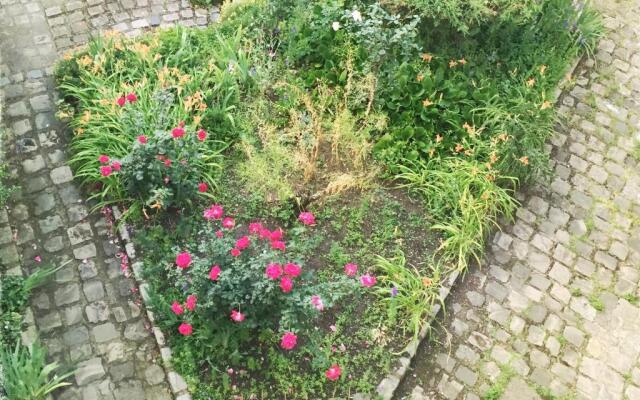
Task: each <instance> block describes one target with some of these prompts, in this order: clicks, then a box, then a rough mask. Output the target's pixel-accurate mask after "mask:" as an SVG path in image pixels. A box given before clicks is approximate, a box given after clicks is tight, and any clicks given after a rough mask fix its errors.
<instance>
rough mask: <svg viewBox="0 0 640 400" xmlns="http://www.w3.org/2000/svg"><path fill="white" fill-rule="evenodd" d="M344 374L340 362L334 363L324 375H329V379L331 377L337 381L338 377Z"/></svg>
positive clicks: (331, 379)
mask: <svg viewBox="0 0 640 400" xmlns="http://www.w3.org/2000/svg"><path fill="white" fill-rule="evenodd" d="M341 374H342V370H341V369H340V366H339V365H338V364H333V365H332V366H331V367H330V368H329V369H328V370H327V372H325V373H324V375H325V376H326V377H327V379H329V380H330V381H337V380H338V378H340V375H341Z"/></svg>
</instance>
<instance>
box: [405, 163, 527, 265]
mask: <svg viewBox="0 0 640 400" xmlns="http://www.w3.org/2000/svg"><path fill="white" fill-rule="evenodd" d="M401 171H402V172H401V173H400V174H399V175H398V179H400V180H401V181H402V182H403V183H402V186H403V187H406V188H408V189H409V190H411V191H413V192H415V193H417V194H419V195H420V196H421V198H422V199H424V201H425V204H426V205H427V209H428V210H429V211H430V212H431V213H432V214H433V216H434V218H435V220H436V221H437V223H436V224H435V225H433V226H432V227H431V228H432V229H434V230H437V231H440V232H442V233H443V234H444V240H443V241H442V243H441V245H440V250H441V251H442V256H443V257H444V260H446V261H450V262H452V263H454V264H456V265H457V268H458V269H460V270H464V269H466V266H467V262H468V260H469V259H470V258H471V259H473V260H474V261H476V262H477V263H480V259H481V257H482V254H483V252H484V243H485V239H486V236H487V235H488V233H489V232H490V231H491V229H492V228H495V227H497V226H498V225H497V219H498V217H501V216H502V217H506V218H507V219H510V217H511V214H512V213H513V211H514V210H515V206H516V202H515V200H514V199H513V197H512V193H513V190H514V188H515V183H516V181H515V179H514V178H509V177H502V176H499V175H497V172H496V171H495V170H493V169H491V168H487V166H485V165H483V164H479V163H477V162H472V161H467V160H464V159H458V158H444V159H432V160H430V161H429V162H427V163H423V162H418V163H414V164H412V167H407V166H402V167H401ZM497 182H503V184H505V185H506V186H507V187H508V188H506V189H505V188H503V187H501V186H499V185H498V184H497ZM509 186H510V188H509Z"/></svg>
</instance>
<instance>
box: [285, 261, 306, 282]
mask: <svg viewBox="0 0 640 400" xmlns="http://www.w3.org/2000/svg"><path fill="white" fill-rule="evenodd" d="M301 272H302V268H300V266H299V265H298V264H294V263H287V264H286V265H285V266H284V273H285V274H286V275H289V276H290V277H292V278H296V277H298V276H300V273H301Z"/></svg>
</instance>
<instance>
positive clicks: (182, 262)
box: [176, 252, 191, 269]
mask: <svg viewBox="0 0 640 400" xmlns="http://www.w3.org/2000/svg"><path fill="white" fill-rule="evenodd" d="M176 264H177V265H178V267H180V268H182V269H185V268H188V267H189V265H191V254H189V253H187V252H184V253H180V254H178V255H177V256H176Z"/></svg>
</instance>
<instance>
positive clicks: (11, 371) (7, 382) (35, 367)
mask: <svg viewBox="0 0 640 400" xmlns="http://www.w3.org/2000/svg"><path fill="white" fill-rule="evenodd" d="M0 365H2V375H3V376H2V379H1V382H0V383H1V384H2V387H3V388H4V390H5V392H6V393H7V396H9V398H10V399H15V400H44V399H45V398H47V396H48V395H49V394H50V393H52V392H53V391H54V390H56V389H59V388H61V387H65V386H69V385H71V383H69V382H66V381H65V380H66V379H67V378H68V377H69V376H71V375H72V374H73V372H67V373H64V374H62V375H58V374H57V373H56V371H57V370H58V369H59V365H58V363H56V362H53V363H50V364H47V362H46V350H45V349H44V348H43V347H41V346H40V345H37V344H32V345H31V346H29V347H24V346H22V345H21V344H19V343H17V344H16V345H15V349H12V348H11V347H9V346H0ZM52 374H53V376H51V375H52Z"/></svg>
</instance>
